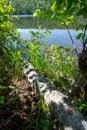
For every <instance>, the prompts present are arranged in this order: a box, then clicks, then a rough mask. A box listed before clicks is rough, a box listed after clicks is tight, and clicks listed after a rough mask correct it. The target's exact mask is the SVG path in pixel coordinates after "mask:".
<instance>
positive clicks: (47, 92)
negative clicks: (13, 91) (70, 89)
mask: <svg viewBox="0 0 87 130" xmlns="http://www.w3.org/2000/svg"><path fill="white" fill-rule="evenodd" d="M24 74H25V76H26V77H27V79H28V81H29V83H30V84H31V86H32V87H33V88H34V89H35V93H36V94H42V95H44V99H45V103H46V105H47V106H48V108H49V110H50V114H51V118H52V121H53V122H55V123H57V126H58V130H87V122H86V121H85V120H84V118H83V116H82V114H81V113H80V112H79V111H78V110H77V108H75V107H73V105H72V103H71V102H70V100H69V99H68V97H67V96H65V95H64V94H62V93H61V92H60V91H59V90H58V87H56V86H54V85H52V84H50V83H49V82H48V81H47V80H46V79H45V78H44V77H43V76H41V75H39V74H38V73H37V72H36V70H35V69H34V67H33V66H32V65H31V64H30V63H28V62H26V61H25V62H24Z"/></svg>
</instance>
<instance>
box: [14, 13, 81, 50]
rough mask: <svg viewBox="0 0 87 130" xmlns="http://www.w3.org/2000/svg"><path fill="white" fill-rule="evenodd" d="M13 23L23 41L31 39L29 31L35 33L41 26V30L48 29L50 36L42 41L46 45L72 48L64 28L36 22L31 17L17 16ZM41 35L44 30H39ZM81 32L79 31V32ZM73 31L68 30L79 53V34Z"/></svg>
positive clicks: (44, 22)
mask: <svg viewBox="0 0 87 130" xmlns="http://www.w3.org/2000/svg"><path fill="white" fill-rule="evenodd" d="M14 23H15V24H16V26H17V27H18V32H19V33H20V35H21V37H22V38H23V39H25V40H30V39H31V34H30V30H32V31H34V32H37V31H38V29H37V28H38V26H39V25H41V27H42V28H44V27H48V29H50V32H51V34H50V36H46V37H45V38H43V39H42V40H46V42H47V45H63V46H67V47H70V48H73V45H72V42H71V39H70V38H69V35H68V32H67V30H66V29H64V26H60V25H55V24H53V23H52V22H49V23H48V22H46V21H45V20H38V19H36V18H32V16H31V15H30V16H28V17H27V16H25V17H24V16H19V20H14ZM39 31H40V32H41V33H43V32H44V29H41V30H39ZM79 32H81V31H79ZM79 32H76V31H75V30H73V29H70V33H71V35H72V38H73V40H74V42H75V45H76V48H77V50H78V51H81V48H82V45H81V41H80V40H76V35H77V34H78V33H79Z"/></svg>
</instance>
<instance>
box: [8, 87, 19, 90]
mask: <svg viewBox="0 0 87 130" xmlns="http://www.w3.org/2000/svg"><path fill="white" fill-rule="evenodd" d="M9 88H10V89H12V90H16V89H17V87H16V86H9Z"/></svg>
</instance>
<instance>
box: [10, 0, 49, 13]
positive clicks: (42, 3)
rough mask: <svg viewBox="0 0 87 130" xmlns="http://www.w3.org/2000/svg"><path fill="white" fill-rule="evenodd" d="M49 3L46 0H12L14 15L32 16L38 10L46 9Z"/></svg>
mask: <svg viewBox="0 0 87 130" xmlns="http://www.w3.org/2000/svg"><path fill="white" fill-rule="evenodd" d="M50 3H51V1H47V0H38V2H37V1H36V0H12V5H13V7H14V9H15V12H14V14H32V13H33V12H34V10H36V9H38V8H48V7H49V5H50Z"/></svg>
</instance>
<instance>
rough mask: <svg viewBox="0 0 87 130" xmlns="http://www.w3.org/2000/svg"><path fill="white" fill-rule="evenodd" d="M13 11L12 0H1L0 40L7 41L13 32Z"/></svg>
mask: <svg viewBox="0 0 87 130" xmlns="http://www.w3.org/2000/svg"><path fill="white" fill-rule="evenodd" d="M12 11H13V9H12V7H11V2H8V1H6V0H0V40H1V42H2V41H5V39H7V37H8V36H9V34H10V35H11V34H12V33H13V26H12V19H11V18H10V16H9V15H10V14H11V12H12Z"/></svg>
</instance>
